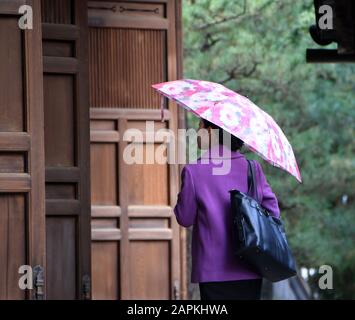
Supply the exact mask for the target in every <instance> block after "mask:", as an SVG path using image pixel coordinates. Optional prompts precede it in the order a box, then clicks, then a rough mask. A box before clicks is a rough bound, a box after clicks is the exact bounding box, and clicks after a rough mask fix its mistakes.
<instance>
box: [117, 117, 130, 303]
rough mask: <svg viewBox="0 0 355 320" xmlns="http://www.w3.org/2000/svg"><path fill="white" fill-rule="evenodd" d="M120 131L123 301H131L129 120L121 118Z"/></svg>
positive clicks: (118, 154) (119, 161)
mask: <svg viewBox="0 0 355 320" xmlns="http://www.w3.org/2000/svg"><path fill="white" fill-rule="evenodd" d="M118 129H119V133H120V141H119V147H118V153H117V157H118V159H119V160H118V165H119V169H118V172H119V178H118V185H119V190H118V192H119V202H120V207H121V217H120V230H121V241H120V248H121V249H120V254H121V259H120V270H121V274H120V278H121V290H120V291H121V294H120V296H121V299H123V300H127V299H131V286H130V277H129V276H127V275H126V276H124V274H126V273H128V272H129V270H130V269H131V268H130V259H129V256H130V252H129V250H130V247H129V230H128V228H129V219H128V188H127V186H128V184H129V177H128V175H127V173H128V171H127V167H126V166H127V165H126V163H125V162H124V159H123V156H122V155H123V151H124V149H125V148H126V146H127V141H124V140H123V134H124V132H125V131H126V129H127V120H126V119H124V118H120V119H119V120H118Z"/></svg>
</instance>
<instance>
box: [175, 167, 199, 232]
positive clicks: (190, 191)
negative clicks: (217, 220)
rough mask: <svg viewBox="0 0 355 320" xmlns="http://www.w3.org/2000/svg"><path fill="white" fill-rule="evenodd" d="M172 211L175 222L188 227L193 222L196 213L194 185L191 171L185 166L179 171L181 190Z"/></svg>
mask: <svg viewBox="0 0 355 320" xmlns="http://www.w3.org/2000/svg"><path fill="white" fill-rule="evenodd" d="M174 213H175V216H176V220H177V222H178V223H179V224H180V225H182V226H184V227H190V226H191V225H193V224H194V222H195V218H196V215H197V203H196V195H195V187H194V183H193V180H192V176H191V172H190V171H189V169H188V168H187V167H186V166H185V167H184V168H183V169H182V172H181V190H180V192H179V194H178V200H177V203H176V206H175V208H174Z"/></svg>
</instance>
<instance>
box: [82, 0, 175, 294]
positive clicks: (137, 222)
mask: <svg viewBox="0 0 355 320" xmlns="http://www.w3.org/2000/svg"><path fill="white" fill-rule="evenodd" d="M176 4H177V2H176V1H174V0H169V1H163V0H157V1H154V2H149V1H146V2H145V1H89V2H88V6H89V8H88V10H89V79H90V114H91V125H90V128H91V186H92V188H91V202H92V278H93V298H94V299H179V298H180V281H181V272H180V251H179V250H180V246H179V244H180V243H179V241H180V234H179V232H180V230H179V227H178V224H177V222H176V220H175V218H174V215H173V210H172V206H173V205H174V203H175V201H176V193H177V191H178V166H177V165H173V164H171V165H168V164H156V163H154V164H133V165H129V164H127V163H125V161H123V156H122V155H123V152H124V149H125V147H126V146H127V145H129V144H131V143H132V141H130V140H129V139H128V140H127V141H126V140H124V139H123V134H124V133H125V132H126V130H127V129H134V128H138V129H141V130H142V131H143V132H144V136H143V141H142V142H143V147H144V149H147V148H152V149H153V150H154V149H157V148H159V143H160V142H162V141H155V143H151V142H150V141H149V136H150V135H151V134H152V133H154V132H156V131H157V130H159V129H161V128H170V129H172V130H173V131H174V132H176V130H177V121H178V116H177V109H176V105H174V104H172V103H171V104H168V105H166V106H165V107H166V110H165V121H164V122H160V110H159V108H160V98H159V96H158V95H157V94H155V93H154V92H153V90H152V88H151V85H152V84H154V83H157V82H162V81H168V80H173V79H176V77H177V63H178V61H177V60H178V59H177V49H176V32H177V31H176V28H175V25H176V11H175V7H176ZM146 121H151V124H154V127H155V128H154V129H151V128H148V129H147V128H146Z"/></svg>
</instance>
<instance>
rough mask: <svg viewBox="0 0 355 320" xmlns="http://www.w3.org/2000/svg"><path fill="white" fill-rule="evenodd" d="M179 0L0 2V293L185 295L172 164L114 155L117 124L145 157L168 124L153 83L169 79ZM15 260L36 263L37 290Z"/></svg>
mask: <svg viewBox="0 0 355 320" xmlns="http://www.w3.org/2000/svg"><path fill="white" fill-rule="evenodd" d="M24 3H27V4H30V5H31V6H32V7H33V13H34V28H33V30H31V31H28V30H21V29H19V27H18V24H17V23H18V18H19V15H18V8H19V6H20V5H21V4H24ZM179 5H180V1H179V0H176V1H175V0H154V1H151V2H150V1H141V0H135V1H128V0H127V1H89V2H87V1H86V0H80V1H79V0H76V1H75V0H50V1H49V0H33V1H25V0H3V1H0V43H1V46H0V70H1V72H0V299H9V298H11V299H25V298H45V296H44V295H46V298H47V299H89V298H91V291H92V297H93V298H94V299H179V298H182V297H183V294H181V287H182V283H181V280H183V281H184V275H183V273H182V271H181V270H182V269H181V266H182V264H181V252H180V250H181V249H182V248H181V247H180V228H179V226H178V224H177V222H176V220H175V217H174V215H173V211H172V207H173V205H174V204H175V201H176V195H177V192H178V177H179V172H178V166H177V165H168V164H144V165H143V164H135V165H128V164H127V163H125V162H124V161H123V152H124V150H125V148H126V147H127V146H129V145H132V144H135V143H137V142H136V141H133V140H132V139H123V133H124V132H126V130H129V129H135V128H139V129H141V130H143V131H144V136H143V140H142V141H141V143H142V144H143V148H144V150H147V149H151V150H156V149H157V148H159V147H160V144H161V143H162V142H163V140H162V139H160V140H159V139H158V141H155V142H154V143H152V142H151V141H150V140H149V139H150V136H151V134H154V133H155V132H156V131H157V130H158V129H162V128H169V129H172V130H173V131H174V132H176V130H177V126H178V110H177V107H176V105H175V104H173V103H168V102H167V101H166V103H165V112H164V114H165V121H164V122H161V121H160V110H159V108H160V101H161V100H160V98H159V97H158V95H157V94H156V93H154V92H153V89H152V88H151V84H153V83H157V82H161V81H168V80H173V79H176V78H177V76H178V75H179V68H180V67H179V63H180V60H179V48H178V41H177V40H178V39H177V36H179V32H180V30H179V28H176V26H178V25H179V21H178V20H179V17H178V15H179V13H178V11H179V10H180V9H179ZM113 8H115V9H113ZM177 9H178V10H177ZM88 18H89V19H88ZM146 121H151V122H152V123H154V125H155V129H154V130H153V129H146V127H145V125H146ZM89 126H90V128H89ZM90 156H91V160H90ZM90 162H91V170H90ZM90 185H91V197H90ZM91 203H92V206H91ZM91 255H92V257H91ZM22 264H29V265H32V266H35V265H40V266H42V267H43V270H44V277H43V280H44V285H45V287H41V286H39V287H38V288H36V290H34V291H33V293H31V292H25V291H22V290H20V289H19V288H18V278H19V274H18V267H19V266H20V265H22ZM38 283H39V284H41V282H40V281H39V282H38ZM41 289H42V290H44V295H43V296H41V295H40V293H41ZM36 293H37V294H38V295H37V296H36V295H35V294H36Z"/></svg>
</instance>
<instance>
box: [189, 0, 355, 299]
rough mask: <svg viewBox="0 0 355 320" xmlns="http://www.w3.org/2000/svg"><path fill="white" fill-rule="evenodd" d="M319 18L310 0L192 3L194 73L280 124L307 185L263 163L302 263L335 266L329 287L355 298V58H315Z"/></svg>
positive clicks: (191, 70) (338, 294) (191, 119)
mask: <svg viewBox="0 0 355 320" xmlns="http://www.w3.org/2000/svg"><path fill="white" fill-rule="evenodd" d="M313 23H314V14H313V2H312V1H310V0H302V1H291V0H284V1H275V0H273V1H270V0H253V1H251V0H248V1H246V10H245V11H244V2H243V1H227V0H185V1H184V27H185V32H184V41H185V43H184V46H185V61H184V68H185V78H192V79H204V80H210V81H215V82H219V83H223V84H225V85H226V86H227V87H229V88H231V89H232V90H235V91H237V92H239V93H241V94H244V95H246V96H248V97H249V98H251V99H252V100H253V101H254V102H255V103H256V104H258V105H259V106H261V107H262V108H263V109H264V110H265V111H266V112H268V113H270V114H271V115H272V116H273V117H274V119H275V120H276V121H277V122H278V123H279V124H280V126H281V128H283V130H284V132H285V134H286V136H287V137H288V138H289V141H290V142H291V144H292V146H293V149H294V152H295V155H296V158H297V161H298V164H299V167H300V171H301V174H302V178H303V183H302V184H298V183H297V182H296V180H295V179H294V178H293V177H291V176H289V175H287V174H286V173H285V172H282V171H281V170H279V169H277V168H273V167H271V166H270V165H268V164H266V163H265V162H263V167H264V171H265V173H266V175H267V177H268V180H269V182H270V184H271V185H272V187H273V189H274V191H275V193H276V194H277V196H278V198H279V202H280V207H281V209H282V215H283V217H284V219H285V220H286V226H287V229H288V232H289V239H290V242H291V244H292V247H293V250H294V252H295V254H296V256H297V260H298V264H299V265H300V266H305V267H315V268H316V269H318V267H319V266H320V265H322V264H328V265H331V266H332V267H333V269H334V277H335V283H334V290H332V291H331V292H321V293H320V294H323V297H325V298H355V286H354V283H355V281H354V280H355V228H354V221H355V210H354V200H355V174H354V172H355V170H354V169H355V158H354V153H355V145H354V131H355V65H352V64H307V63H306V62H305V51H306V49H307V48H316V47H317V45H316V44H315V43H313V41H312V40H311V38H310V36H309V33H308V28H309V26H310V25H311V24H313ZM330 47H334V45H331V46H330ZM188 119H189V123H190V125H193V126H196V119H195V118H194V117H193V116H191V115H189V116H188ZM346 198H347V201H345V199H346ZM342 199H343V201H342Z"/></svg>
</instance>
